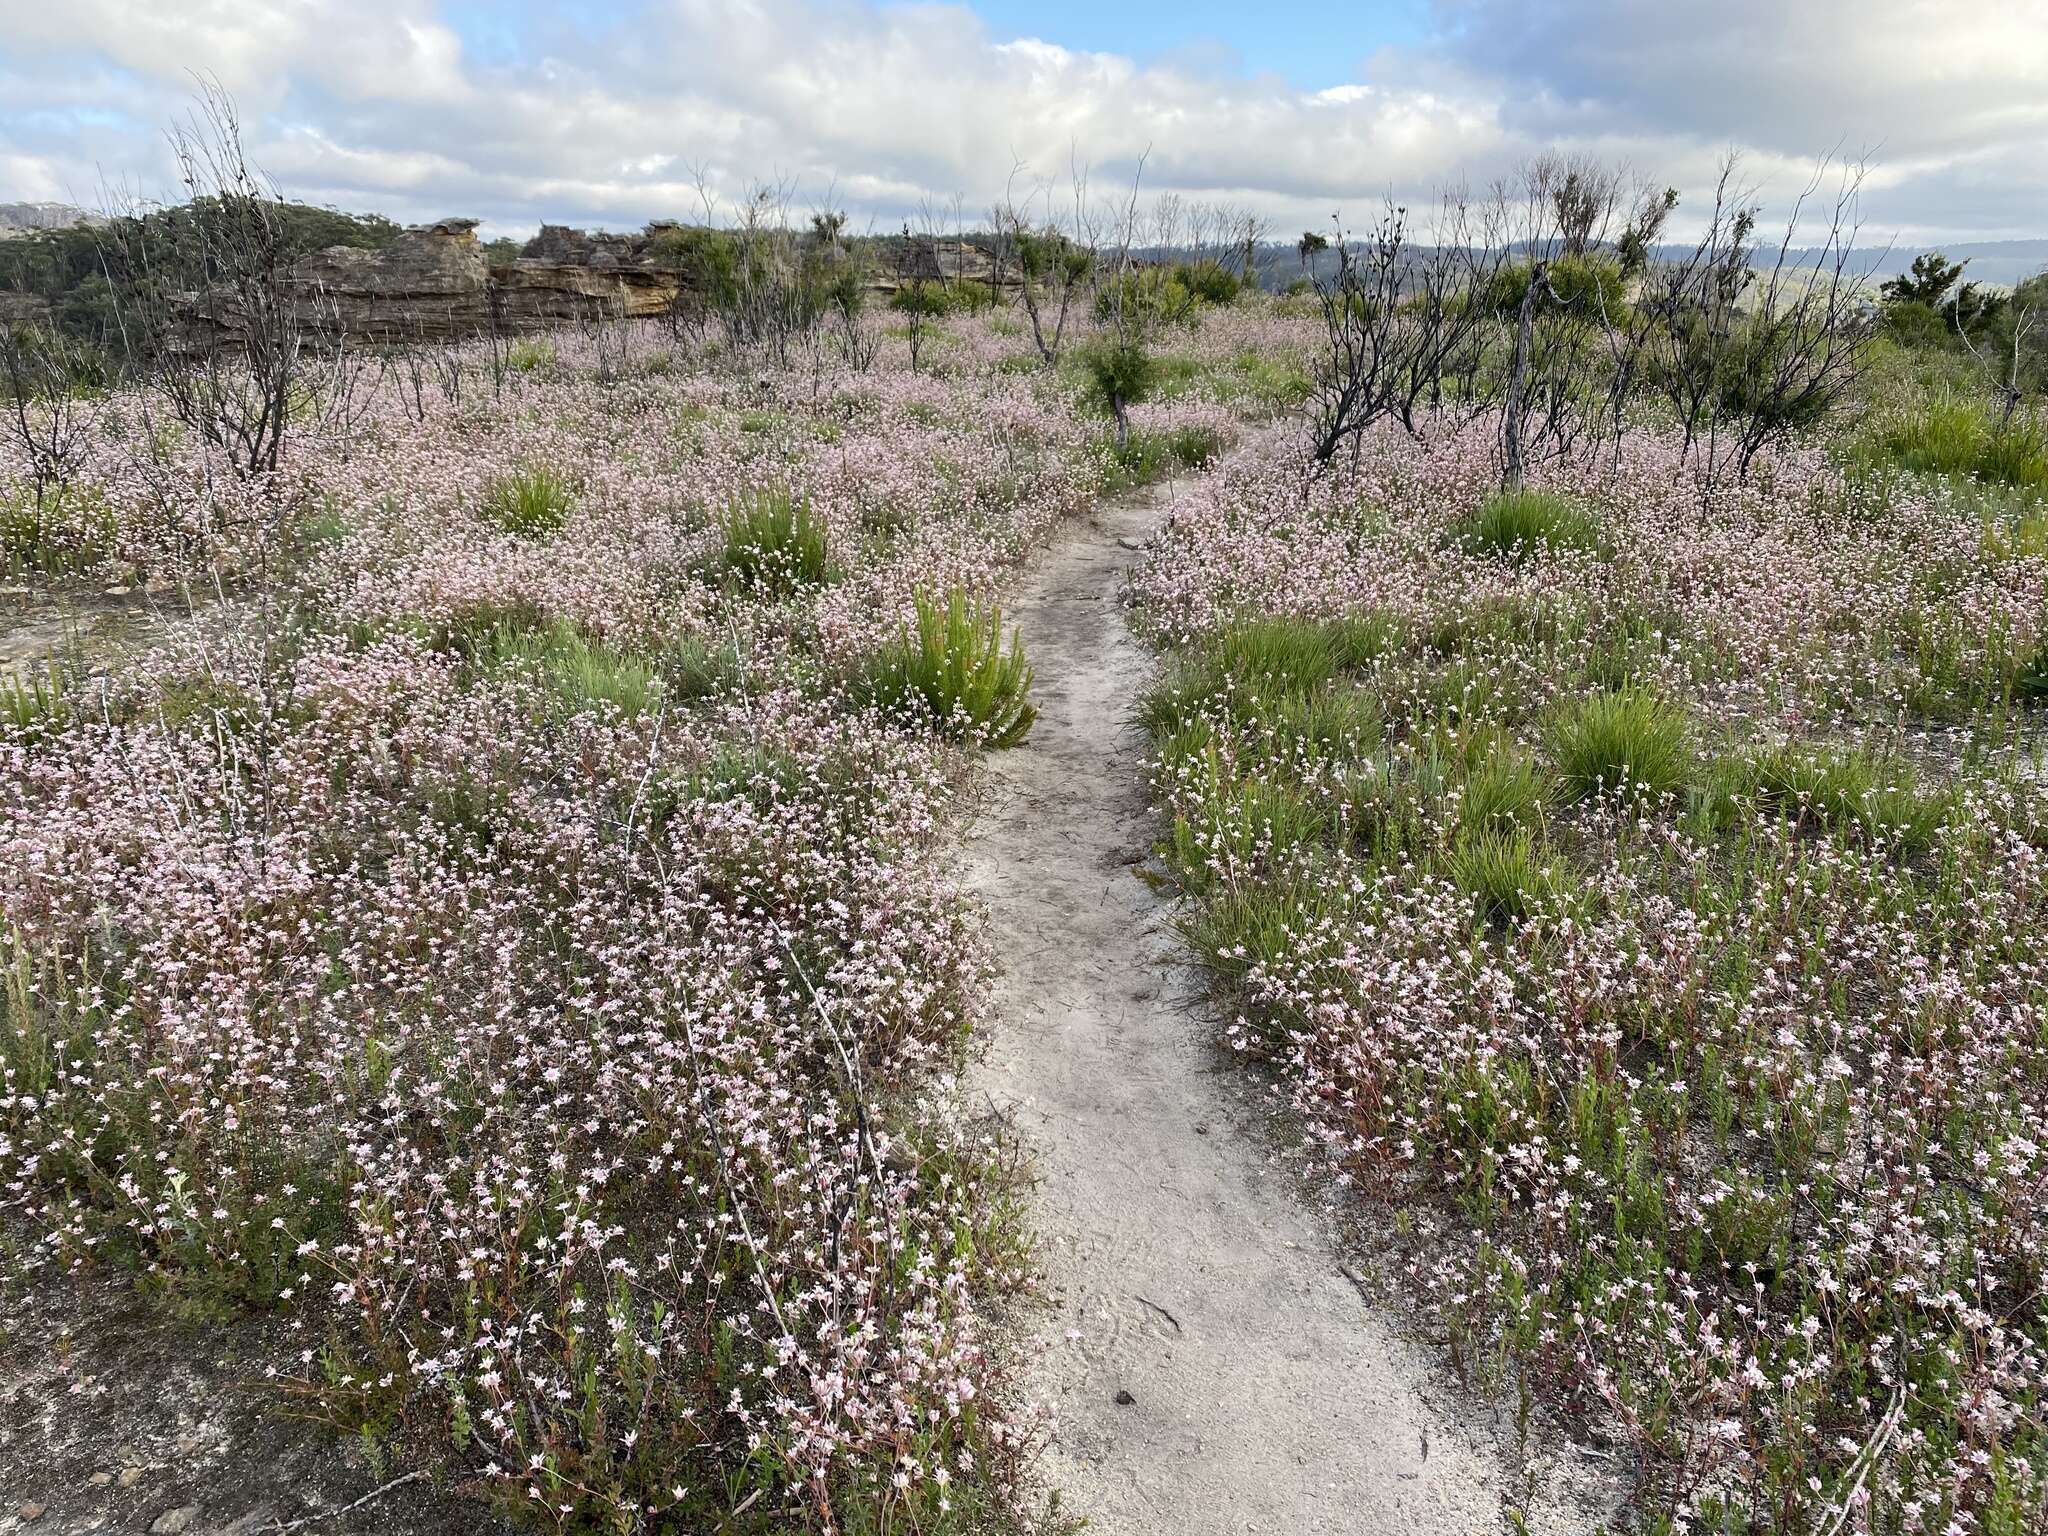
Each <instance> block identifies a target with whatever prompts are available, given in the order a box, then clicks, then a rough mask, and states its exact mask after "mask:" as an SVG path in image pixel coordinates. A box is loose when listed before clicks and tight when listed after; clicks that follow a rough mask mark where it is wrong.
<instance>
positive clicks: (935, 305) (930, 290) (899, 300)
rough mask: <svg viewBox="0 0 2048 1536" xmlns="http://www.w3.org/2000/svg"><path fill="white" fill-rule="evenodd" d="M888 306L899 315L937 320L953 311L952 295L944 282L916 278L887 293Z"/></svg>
mask: <svg viewBox="0 0 2048 1536" xmlns="http://www.w3.org/2000/svg"><path fill="white" fill-rule="evenodd" d="M889 307H890V308H891V309H893V310H894V311H896V313H897V314H899V315H910V316H913V317H915V318H917V319H922V320H937V319H940V318H942V317H944V316H946V315H950V314H952V313H953V295H952V292H951V290H949V289H948V288H947V287H946V285H945V284H944V283H940V282H932V281H927V280H924V279H916V280H913V281H911V282H907V283H905V284H904V285H903V286H902V287H900V288H898V289H897V290H896V291H895V292H894V293H892V294H890V295H889Z"/></svg>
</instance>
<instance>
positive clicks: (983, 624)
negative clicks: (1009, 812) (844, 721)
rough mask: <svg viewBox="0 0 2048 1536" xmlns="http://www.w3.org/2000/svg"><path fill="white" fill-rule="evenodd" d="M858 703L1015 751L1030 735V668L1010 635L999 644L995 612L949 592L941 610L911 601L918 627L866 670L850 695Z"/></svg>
mask: <svg viewBox="0 0 2048 1536" xmlns="http://www.w3.org/2000/svg"><path fill="white" fill-rule="evenodd" d="M857 693H858V694H859V695H860V696H861V697H862V698H863V699H864V701H866V702H869V703H872V704H875V705H878V706H879V707H881V708H882V709H885V710H890V711H896V710H902V709H905V708H913V709H917V710H921V711H922V712H924V713H925V714H926V715H927V716H928V717H929V719H930V720H931V721H932V722H933V723H934V724H935V725H936V726H937V728H938V729H939V730H940V731H942V732H944V733H945V734H947V735H949V736H952V737H954V738H956V739H958V740H963V741H972V742H975V743H978V744H979V745H982V746H985V747H990V748H1003V747H1014V746H1017V745H1019V744H1020V743H1021V742H1022V741H1023V740H1024V738H1025V737H1026V736H1028V735H1029V734H1030V733H1031V724H1032V722H1033V721H1034V720H1035V719H1037V717H1038V712H1037V711H1036V710H1035V709H1033V708H1032V707H1031V702H1030V694H1031V665H1030V663H1029V662H1027V661H1026V660H1025V659H1024V647H1023V643H1022V642H1021V641H1020V640H1018V639H1017V638H1016V636H1014V635H1012V636H1011V637H1010V643H1009V647H1008V648H1007V649H1005V648H1004V645H1003V616H1002V610H1001V609H1000V608H998V607H996V606H995V605H994V604H992V603H991V604H983V603H979V602H977V601H975V600H974V599H972V598H970V597H969V596H968V595H967V594H966V593H965V592H962V591H959V590H958V589H955V590H954V591H952V592H950V593H948V594H947V596H946V600H945V602H944V604H943V605H942V604H940V603H939V602H937V601H936V600H934V599H933V598H931V597H930V596H928V595H926V594H925V593H922V592H920V593H919V594H918V596H917V621H916V624H915V626H914V627H912V628H909V629H906V630H905V631H904V632H903V633H902V634H901V635H899V636H898V637H897V638H896V639H895V640H894V641H893V642H891V643H890V644H889V645H887V646H885V647H884V648H883V649H882V652H881V653H880V654H879V655H878V656H877V657H876V658H875V660H874V662H873V663H872V664H871V665H870V666H869V668H868V670H867V673H866V675H865V677H864V678H863V679H862V680H861V684H860V686H859V688H858V689H857Z"/></svg>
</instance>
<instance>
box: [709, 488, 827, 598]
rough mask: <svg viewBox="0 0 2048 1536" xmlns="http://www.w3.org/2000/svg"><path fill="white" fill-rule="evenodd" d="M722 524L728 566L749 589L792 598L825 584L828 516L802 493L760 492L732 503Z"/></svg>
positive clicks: (742, 584) (733, 576)
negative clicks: (819, 514)
mask: <svg viewBox="0 0 2048 1536" xmlns="http://www.w3.org/2000/svg"><path fill="white" fill-rule="evenodd" d="M720 526H721V527H722V528H723V530H724V533H725V548H724V552H723V556H722V559H723V565H724V569H725V571H726V573H727V575H729V576H730V577H731V578H732V579H733V580H734V581H735V582H737V583H738V584H739V585H740V586H741V587H742V588H743V589H745V590H746V591H749V592H754V593H758V594H760V595H762V596H765V597H769V598H780V597H788V596H791V595H792V594H794V593H797V592H801V591H803V590H805V589H806V588H810V587H818V586H823V585H824V584H825V581H826V579H827V577H828V576H829V575H830V574H831V568H832V552H831V546H830V544H829V542H828V541H827V539H826V535H825V524H824V521H823V519H821V518H820V517H819V516H818V515H817V514H816V513H815V512H813V511H812V510H811V504H810V502H809V501H808V500H806V499H804V498H803V497H801V496H794V495H792V494H791V493H790V492H788V491H786V490H771V491H761V492H758V493H757V494H755V495H753V496H750V497H748V498H746V499H745V500H742V501H739V502H736V503H734V504H733V505H732V506H730V507H728V508H727V509H726V511H725V516H724V517H723V519H722V520H721V524H720Z"/></svg>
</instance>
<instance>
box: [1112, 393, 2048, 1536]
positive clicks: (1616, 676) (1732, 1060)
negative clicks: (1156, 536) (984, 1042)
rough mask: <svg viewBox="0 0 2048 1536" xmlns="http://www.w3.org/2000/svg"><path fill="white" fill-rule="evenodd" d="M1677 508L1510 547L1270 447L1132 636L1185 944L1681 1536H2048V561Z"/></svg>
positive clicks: (1141, 592) (1380, 1189)
mask: <svg viewBox="0 0 2048 1536" xmlns="http://www.w3.org/2000/svg"><path fill="white" fill-rule="evenodd" d="M1676 463H1677V461H1676V455H1675V452H1674V450H1673V448H1672V447H1671V445H1668V444H1666V443H1663V442H1662V441H1660V440H1659V439H1657V438H1656V437H1655V436H1654V435H1653V434H1647V433H1646V434H1641V435H1638V436H1635V437H1633V438H1631V439H1630V440H1629V441H1628V442H1627V443H1626V444H1625V446H1624V451H1623V452H1622V454H1621V457H1620V461H1619V462H1618V463H1617V464H1615V465H1613V466H1612V467H1611V468H1610V469H1607V470H1604V471H1601V472H1588V473H1582V474H1574V475H1564V476H1558V477H1557V478H1556V481H1555V483H1551V484H1546V485H1544V486H1541V487H1539V488H1538V490H1539V491H1540V493H1541V494H1540V495H1532V496H1530V497H1526V498H1523V501H1522V502H1521V503H1518V504H1517V505H1516V506H1515V507H1514V508H1512V509H1510V510H1512V513H1513V515H1512V516H1510V515H1509V510H1504V507H1503V503H1502V502H1501V501H1500V500H1498V499H1496V498H1495V497H1494V494H1493V492H1494V487H1495V485H1496V483H1497V475H1498V471H1497V466H1496V464H1495V462H1494V459H1493V456H1492V451H1491V444H1490V442H1489V441H1488V438H1487V435H1486V433H1485V431H1484V429H1483V427H1482V428H1481V429H1479V430H1477V431H1470V432H1461V431H1459V430H1456V429H1453V428H1451V427H1449V426H1445V427H1443V428H1441V429H1438V430H1436V431H1433V432H1432V433H1431V434H1430V435H1429V436H1428V437H1426V439H1425V440H1424V441H1423V442H1420V443H1417V442H1412V441H1409V440H1407V439H1404V438H1400V437H1397V436H1394V435H1387V436H1382V437H1376V438H1373V439H1371V440H1369V441H1368V443H1367V445H1366V447H1365V450H1364V452H1363V453H1362V455H1361V459H1360V462H1359V464H1358V465H1357V467H1356V469H1355V471H1352V470H1351V469H1349V468H1348V467H1345V468H1343V469H1342V470H1340V471H1339V472H1336V473H1332V474H1330V475H1327V476H1325V477H1322V478H1320V479H1316V480H1313V481H1311V482H1309V483H1308V489H1307V491H1306V492H1304V489H1303V485H1304V476H1303V473H1302V469H1303V466H1302V464H1301V462H1300V449H1299V439H1298V433H1297V432H1296V431H1294V430H1292V429H1289V428H1287V427H1285V426H1276V427H1274V428H1272V429H1270V430H1269V431H1268V432H1267V433H1265V434H1263V435H1261V436H1259V437H1257V438H1256V439H1255V440H1253V441H1251V442H1249V443H1247V444H1246V445H1245V446H1243V447H1241V448H1240V449H1239V450H1238V451H1237V452H1236V453H1235V454H1233V455H1232V456H1230V457H1229V458H1227V459H1226V460H1225V461H1224V463H1223V465H1222V467H1221V469H1220V470H1219V471H1218V472H1217V474H1216V475H1215V476H1214V477H1212V479H1211V480H1210V481H1209V482H1208V483H1206V484H1205V485H1203V486H1201V487H1199V488H1198V489H1197V490H1196V492H1195V493H1194V494H1193V495H1192V496H1191V497H1188V498H1185V499H1184V500H1183V502H1182V504H1181V506H1180V507H1179V508H1178V509H1177V511H1176V515H1175V518H1174V521H1173V523H1172V525H1171V527H1170V528H1169V529H1168V530H1166V532H1165V533H1164V535H1163V537H1162V538H1161V540H1160V542H1159V544H1158V546H1157V547H1156V549H1155V550H1154V551H1153V552H1152V554H1151V555H1150V556H1149V557H1148V559H1147V560H1146V562H1145V564H1144V565H1143V566H1142V567H1141V569H1140V571H1139V572H1138V574H1137V577H1136V586H1137V593H1138V597H1139V600H1140V614H1141V623H1142V624H1143V625H1144V626H1145V628H1146V629H1147V630H1148V632H1149V633H1150V634H1152V635H1153V636H1154V637H1155V638H1156V639H1157V640H1158V641H1160V642H1161V643H1162V645H1164V646H1165V647H1167V648H1168V650H1169V651H1170V652H1171V657H1170V660H1169V664H1168V666H1167V668H1166V670H1165V672H1164V674H1163V676H1162V680H1161V682H1160V684H1159V685H1158V688H1157V689H1156V691H1155V693H1154V695H1153V696H1152V698H1151V699H1150V700H1149V701H1148V704H1147V708H1146V717H1147V719H1148V722H1149V723H1150V725H1151V727H1152V729H1153V732H1154V739H1155V741H1156V743H1157V749H1158V757H1157V761H1156V786H1157V789H1158V792H1159V795H1160V797H1161V799H1162V801H1163V802H1164V806H1165V809H1166V812H1167V814H1168V816H1169V818H1170V833H1169V839H1168V854H1169V856H1170V858H1171V860H1172V862H1173V864H1174V866H1175V867H1176V869H1177V871H1178V872H1179V874H1180V876H1181V878H1182V880H1183V882H1184V885H1185V887H1186V890H1187V893H1188V905H1187V907H1186V909H1185V919H1184V921H1185V926H1186V929H1187V932H1188V934H1189V937H1190V941H1191V943H1192V944H1193V946H1194V947H1195V949H1196V951H1197V952H1198V954H1199V955H1200V956H1201V957H1202V958H1203V959H1204V960H1205V961H1206V962H1207V963H1208V964H1209V965H1210V966H1211V967H1212V969H1213V971H1214V972H1215V975H1216V979H1217V984H1218V986H1219V988H1220V990H1221V991H1222V993H1223V995H1224V996H1225V997H1226V998H1227V999H1228V1001H1229V1003H1230V1013H1231V1019H1232V1022H1231V1024H1230V1027H1229V1031H1228V1037H1229V1041H1230V1043H1231V1044H1232V1045H1233V1046H1234V1047H1235V1048H1236V1049H1237V1050H1239V1051H1241V1052H1243V1053H1245V1054H1247V1055H1250V1056H1256V1057H1258V1058H1260V1059H1262V1060H1264V1061H1266V1062H1268V1063H1270V1064H1272V1066H1273V1067H1274V1068H1276V1069H1277V1074H1278V1081H1279V1083H1280V1084H1281V1085H1282V1087H1283V1090H1284V1091H1285V1093H1286V1094H1287V1095H1288V1096H1289V1097H1290V1098H1291V1100H1292V1102H1293V1104H1294V1105H1295V1107H1296V1108H1297V1110H1298V1111H1299V1113H1300V1115H1301V1116H1302V1118H1303V1120H1304V1121H1305V1123H1306V1125H1307V1126H1308V1128H1309V1129H1310V1131H1311V1132H1312V1140H1313V1144H1314V1145H1315V1146H1317V1147H1318V1148H1320V1149H1321V1151H1322V1152H1323V1153H1324V1154H1325V1155H1327V1157H1328V1158H1329V1159H1331V1160H1332V1161H1333V1162H1334V1164H1335V1165H1336V1167H1337V1168H1338V1169H1339V1170H1340V1171H1341V1175H1342V1177H1343V1178H1344V1179H1345V1180H1346V1181H1348V1182H1349V1183H1351V1184H1352V1185H1354V1186H1355V1187H1356V1188H1357V1189H1359V1190H1360V1191H1361V1192H1363V1193H1364V1194H1365V1195H1367V1196H1368V1197H1369V1198H1371V1199H1373V1200H1376V1201H1379V1202H1382V1203H1383V1204H1384V1207H1385V1209H1386V1210H1387V1211H1388V1213H1389V1223H1388V1225H1389V1243H1390V1247H1391V1249H1392V1251H1393V1253H1394V1254H1396V1255H1398V1257H1397V1258H1396V1259H1395V1260H1394V1261H1393V1262H1394V1263H1395V1264H1396V1265H1397V1267H1398V1271H1399V1274H1400V1277H1401V1280H1400V1284H1399V1288H1400V1289H1402V1290H1404V1291H1406V1292H1409V1293H1411V1294H1412V1295H1413V1296H1414V1298H1415V1299H1416V1300H1417V1302H1418V1303H1419V1304H1421V1305H1422V1306H1424V1307H1425V1308H1426V1309H1427V1310H1428V1311H1429V1313H1430V1314H1431V1315H1432V1316H1433V1317H1434V1318H1435V1319H1437V1320H1438V1321H1439V1323H1440V1324H1441V1325H1442V1326H1443V1328H1444V1329H1445V1331H1446V1332H1447V1334H1448V1336H1449V1338H1450V1340H1451V1342H1452V1346H1453V1348H1454V1350H1455V1351H1456V1353H1457V1355H1458V1357H1459V1358H1460V1359H1461V1360H1462V1361H1463V1362H1464V1363H1465V1364H1466V1365H1467V1366H1468V1367H1470V1368H1471V1369H1473V1370H1475V1371H1478V1372H1480V1373H1482V1374H1483V1375H1484V1376H1486V1377H1487V1378H1488V1379H1489V1380H1492V1381H1495V1382H1497V1383H1500V1384H1501V1385H1502V1388H1503V1390H1509V1391H1511V1390H1515V1389H1516V1387H1517V1386H1519V1388H1520V1389H1521V1390H1522V1391H1523V1392H1524V1393H1525V1394H1528V1395H1529V1396H1533V1397H1540V1398H1542V1399H1544V1400H1546V1401H1548V1402H1549V1403H1551V1404H1552V1405H1553V1406H1555V1407H1557V1408H1559V1409H1562V1410H1564V1411H1565V1413H1566V1415H1567V1416H1568V1417H1569V1418H1570V1419H1572V1420H1573V1421H1574V1422H1575V1423H1576V1424H1577V1425H1578V1426H1579V1427H1580V1428H1581V1430H1582V1431H1583V1432H1584V1433H1585V1434H1587V1435H1589V1436H1592V1437H1594V1438H1596V1439H1598V1440H1600V1441H1603V1442H1605V1443H1606V1444H1608V1445H1609V1446H1610V1447H1613V1448H1614V1449H1615V1450H1617V1451H1619V1452H1621V1453H1622V1456H1623V1460H1622V1465H1623V1466H1624V1467H1626V1468H1628V1469H1629V1472H1628V1473H1627V1474H1625V1477H1626V1480H1627V1482H1628V1485H1629V1487H1630V1488H1631V1489H1632V1491H1633V1492H1632V1498H1633V1505H1634V1515H1633V1518H1636V1519H1639V1520H1640V1521H1641V1522H1642V1523H1643V1524H1644V1525H1645V1527H1646V1528H1649V1529H1661V1530H1694V1531H1708V1530H1711V1531H1764V1530H1769V1531H1785V1532H1792V1531H1807V1532H1828V1533H1835V1532H1840V1531H1848V1530H1856V1531H1863V1530H1869V1531H1884V1532H1915V1531H1924V1532H1942V1533H1964V1532H1970V1533H1977V1532H1985V1533H1989V1532H2011V1531H2019V1530H2030V1529H2034V1528H2036V1527H2037V1526H2038V1524H2039V1520H2040V1511H2041V1508H2042V1500H2043V1497H2044V1494H2048V1435H2044V1409H2048V1315H2044V1302H2043V1277H2044V1264H2048V1203H2044V1200H2043V1191H2044V1189H2048V1054H2044V1052H2048V1032H2044V1026H2048V954H2044V950H2043V947H2042V944H2041V942H2040V935H2041V934H2042V933H2043V932H2048V789H2044V786H2043V779H2042V772H2041V764H2042V751H2043V745H2042V744H2043V741H2044V730H2043V728H2044V726H2048V719H2044V717H2043V715H2042V714H2041V712H2040V707H2039V705H2038V703H2035V702H2033V701H2032V700H2031V699H2030V697H2029V695H2028V688H2027V684H2026V681H2025V680H2026V677H2027V675H2028V674H2027V672H2026V668H2027V666H2028V665H2029V662H2028V660H2027V658H2030V657H2032V656H2034V655H2035V654H2037V649H2036V648H2037V647H2039V646H2041V645H2042V643H2043V636H2044V632H2048V562H2044V560H2043V559H2042V558H2041V556H2040V554H2039V552H2038V551H2033V552H2028V551H2027V550H2026V549H2025V548H2024V546H2023V545H2022V544H2020V543H2018V542H2017V541H2014V540H2012V539H2010V538H2005V537H2001V536H1999V532H2000V531H1999V530H1996V529H1992V528H1988V527H1987V526H1986V524H1985V522H1984V520H1983V518H1982V516H1981V515H1980V514H1979V513H1978V512H1977V511H1975V510H1973V507H1974V505H1975V504H1974V503H1972V502H1969V501H1967V500H1963V499H1959V498H1957V497H1956V496H1954V495H1953V494H1952V493H1950V492H1948V491H1946V490H1944V489H1942V488H1940V486H1939V484H1938V483H1934V484H1929V483H1918V484H1915V483H1911V482H1902V481H1898V480H1896V479H1893V480H1892V481H1890V482H1879V481H1876V480H1872V479H1865V478H1859V477H1855V476H1852V475H1849V474H1846V473H1844V472H1842V471H1840V470H1838V469H1837V468H1836V467H1835V466H1834V465H1833V464H1832V463H1831V462H1830V461H1829V460H1828V459H1827V458H1826V457H1825V456H1824V455H1823V454H1822V453H1821V452H1820V451H1818V450H1815V451H1813V452H1811V453H1801V454H1792V455H1786V456H1784V457H1782V458H1780V459H1778V460H1776V461H1774V462H1771V463H1768V464H1764V465H1761V466H1759V468H1758V471H1757V473H1756V474H1755V476H1754V477H1753V480H1752V483H1750V484H1749V485H1747V486H1741V487H1723V488H1721V489H1719V490H1716V491H1715V492H1714V493H1713V494H1712V495H1711V496H1707V497H1703V496H1702V494H1701V492H1700V491H1699V489H1698V488H1697V487H1696V486H1695V485H1694V484H1693V483H1692V482H1691V481H1690V479H1689V477H1687V476H1684V475H1682V474H1680V473H1678V471H1677V467H1676ZM1530 508H1534V509H1535V511H1534V512H1531V511H1530V510H1529V509H1530ZM1557 509H1564V510H1563V511H1562V512H1560V511H1558V510H1557ZM1538 513H1540V516H1539V515H1537V514H1538ZM1475 530H1476V531H1477V532H1476V535H1475ZM1503 530H1505V531H1503ZM1560 530H1562V532H1563V533H1564V534H1569V536H1561V534H1560ZM1583 530H1596V531H1597V532H1596V533H1582V531H1583ZM1526 1400H1527V1398H1526V1397H1525V1401H1526Z"/></svg>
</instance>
